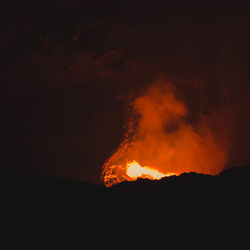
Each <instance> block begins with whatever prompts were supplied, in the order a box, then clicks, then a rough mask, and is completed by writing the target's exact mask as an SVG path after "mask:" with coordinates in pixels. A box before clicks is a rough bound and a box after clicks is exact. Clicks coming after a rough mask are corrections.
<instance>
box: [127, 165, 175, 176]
mask: <svg viewBox="0 0 250 250" xmlns="http://www.w3.org/2000/svg"><path fill="white" fill-rule="evenodd" d="M126 173H127V175H128V176H129V177H130V178H132V179H137V178H138V177H140V178H148V179H152V180H159V179H161V178H162V177H165V176H171V175H176V174H175V173H168V174H163V173H161V172H159V171H158V170H156V169H152V168H150V167H142V166H141V165H140V164H139V163H138V162H137V161H133V162H131V163H128V164H127V172H126Z"/></svg>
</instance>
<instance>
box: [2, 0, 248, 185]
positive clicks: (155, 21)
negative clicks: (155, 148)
mask: <svg viewBox="0 0 250 250" xmlns="http://www.w3.org/2000/svg"><path fill="white" fill-rule="evenodd" d="M249 25H250V4H249V3H247V1H246V2H243V1H231V2H230V1H151V3H147V2H146V1H132V0H126V1H115V0H108V1H101V0H92V1H80V0H64V1H63V0H60V1H59V0H53V1H48V0H44V1H42V0H37V1H31V0H23V1H17V0H13V1H7V0H6V1H2V2H1V8H0V53H1V55H0V67H1V74H0V80H1V87H0V88H1V89H0V93H1V94H0V95H1V98H0V100H1V105H0V107H1V108H0V112H1V113H0V114H1V125H0V126H1V127H0V128H1V129H0V133H1V147H0V159H1V166H2V167H4V168H7V169H17V170H20V171H22V172H25V173H34V174H43V175H50V176H56V177H63V178H66V179H73V180H83V181H88V182H93V183H99V182H100V176H101V171H102V165H103V164H104V162H105V161H106V160H107V158H108V157H110V156H111V155H112V154H113V153H114V152H115V151H116V149H117V147H118V146H119V144H120V142H121V141H122V139H123V137H124V124H125V123H126V120H127V116H128V114H127V112H126V104H127V100H129V98H130V97H131V96H137V95H140V93H142V92H143V91H144V90H145V88H146V87H147V86H148V85H149V84H150V83H152V81H153V79H155V77H156V76H157V75H159V74H161V75H164V77H165V78H166V79H168V80H169V81H171V82H173V83H174V84H175V87H176V89H178V91H179V93H180V96H181V98H182V100H184V101H185V103H186V105H187V106H188V108H189V110H190V113H189V116H188V121H189V123H190V124H192V123H195V121H196V120H197V119H198V117H200V115H201V114H203V115H207V116H210V117H212V118H211V119H210V120H209V122H210V125H209V126H210V127H211V128H212V130H213V131H214V134H215V135H216V138H217V140H218V141H223V143H224V144H226V145H227V148H228V159H227V163H226V165H225V168H229V167H232V166H236V165H237V166H239V165H243V164H247V163H249V162H250V152H249V148H250V129H249V128H250V82H249V81H250V77H249V67H250V62H249V58H250V46H249V44H250V31H249V30H250V29H249ZM214 114H219V115H220V116H222V117H223V119H221V121H220V122H219V123H218V122H217V120H216V119H213V117H214ZM222 131H224V132H222Z"/></svg>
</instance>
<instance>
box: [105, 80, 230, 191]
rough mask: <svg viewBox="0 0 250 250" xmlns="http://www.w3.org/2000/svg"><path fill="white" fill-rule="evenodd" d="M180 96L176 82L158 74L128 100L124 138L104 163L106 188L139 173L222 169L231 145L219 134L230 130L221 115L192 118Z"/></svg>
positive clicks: (153, 174)
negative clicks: (127, 116)
mask: <svg viewBox="0 0 250 250" xmlns="http://www.w3.org/2000/svg"><path fill="white" fill-rule="evenodd" d="M181 97H182V96H181V95H179V94H178V93H177V89H176V88H175V86H174V84H173V83H169V82H166V81H165V79H163V78H160V79H156V80H155V81H154V82H153V83H152V84H151V85H150V86H149V87H148V88H147V89H145V91H144V92H143V93H140V95H138V96H137V97H135V98H134V99H133V100H132V102H130V106H129V107H130V108H131V109H130V111H131V112H129V114H130V117H129V119H128V121H127V127H126V134H125V136H124V140H123V141H122V142H121V144H120V146H119V147H118V149H117V151H116V152H115V153H114V154H113V155H112V156H111V157H110V158H109V159H108V160H107V161H106V162H105V164H104V166H103V172H102V180H103V182H104V184H105V185H106V186H108V187H110V186H112V185H113V184H117V183H120V182H122V181H132V180H135V179H136V178H137V177H141V178H149V179H160V178H162V177H164V176H169V175H173V174H175V175H179V174H181V173H184V172H197V173H204V174H212V175H213V174H218V173H219V172H221V171H222V170H223V168H224V166H225V164H226V161H227V152H228V151H227V150H228V147H227V145H228V144H229V143H227V140H224V139H223V138H224V137H223V136H221V135H225V131H226V129H225V128H226V127H225V124H226V123H225V120H223V115H221V114H219V113H218V114H217V113H210V114H208V115H204V114H198V115H197V116H196V117H195V119H194V118H193V117H192V116H190V115H189V107H188V105H187V104H186V103H185V101H184V100H185V99H184V98H183V97H182V98H181ZM190 117H191V118H192V119H190ZM215 124H217V127H218V129H217V130H215V128H216V127H215ZM225 138H226V137H225Z"/></svg>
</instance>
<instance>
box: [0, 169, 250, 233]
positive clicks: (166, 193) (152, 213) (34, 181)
mask: <svg viewBox="0 0 250 250" xmlns="http://www.w3.org/2000/svg"><path fill="white" fill-rule="evenodd" d="M249 178H250V165H248V166H245V167H235V168H232V169H229V170H225V171H224V172H222V173H221V174H220V175H218V176H210V175H202V174H196V173H184V174H182V175H180V176H172V177H166V178H163V179H161V180H159V181H150V180H146V179H139V180H137V181H134V182H124V183H120V184H118V185H116V186H113V187H112V188H106V187H104V186H102V185H94V184H90V183H86V182H76V181H69V180H64V179H57V178H54V177H47V176H32V175H24V174H22V173H16V172H9V171H2V175H1V193H2V195H1V208H2V212H1V213H2V217H3V218H4V219H5V220H6V222H7V223H6V224H7V226H8V227H10V230H13V228H15V227H16V226H13V223H15V224H16V223H17V224H18V225H19V226H21V227H24V225H27V224H29V223H30V222H31V225H32V226H30V228H31V229H32V228H35V227H36V226H37V225H40V223H42V224H43V225H44V226H45V228H46V230H50V229H51V223H52V224H53V225H54V226H55V227H56V229H53V230H55V231H56V232H58V229H60V228H65V225H68V224H70V225H71V226H67V230H71V229H72V228H74V229H76V227H75V226H73V224H74V223H76V224H78V226H80V228H82V229H86V228H89V225H91V226H90V227H92V229H93V228H94V229H93V230H97V229H98V230H101V231H102V233H103V232H105V231H106V230H107V227H111V228H113V229H115V228H118V227H119V228H121V227H122V228H123V229H125V228H126V226H127V225H129V226H131V225H133V227H132V228H130V230H132V229H134V227H138V226H139V228H140V229H138V230H141V229H142V228H144V226H142V223H146V225H147V226H146V227H145V228H150V229H153V228H152V227H149V224H148V223H152V222H153V223H158V226H159V224H160V225H162V224H163V225H165V226H166V228H165V229H164V230H170V231H172V227H170V226H169V225H170V221H171V222H172V225H175V227H180V226H179V224H178V223H177V220H179V221H180V222H181V223H182V224H185V226H186V227H190V226H191V225H193V223H194V222H195V221H196V222H197V221H198V222H199V223H200V224H201V225H202V226H204V225H206V224H205V222H209V223H210V224H212V226H213V230H215V229H217V227H218V226H217V224H216V223H218V222H222V221H223V223H222V225H223V227H224V228H227V227H228V225H229V230H231V228H232V229H233V230H238V229H239V228H238V227H239V226H238V227H232V223H233V222H237V223H245V224H246V225H247V218H248V215H249V190H250V188H249V186H250V181H249ZM215 218H216V219H215ZM187 220H188V222H186V221H187ZM164 221H165V222H164ZM211 221H212V222H211ZM215 221H216V223H214V222H215ZM224 221H226V224H225V223H224ZM184 222H185V223H184ZM72 223H73V224H72ZM245 224H244V226H245ZM29 225H30V224H29ZM86 225H88V226H86ZM158 226H157V227H158ZM39 227H40V226H39ZM241 227H242V228H244V227H243V226H240V228H241ZM145 228H144V229H145ZM197 228H199V227H197ZM223 230H224V229H223ZM136 231H137V229H136Z"/></svg>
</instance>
